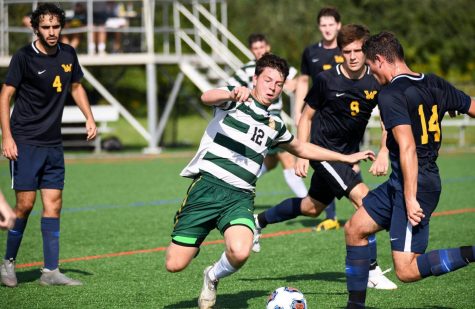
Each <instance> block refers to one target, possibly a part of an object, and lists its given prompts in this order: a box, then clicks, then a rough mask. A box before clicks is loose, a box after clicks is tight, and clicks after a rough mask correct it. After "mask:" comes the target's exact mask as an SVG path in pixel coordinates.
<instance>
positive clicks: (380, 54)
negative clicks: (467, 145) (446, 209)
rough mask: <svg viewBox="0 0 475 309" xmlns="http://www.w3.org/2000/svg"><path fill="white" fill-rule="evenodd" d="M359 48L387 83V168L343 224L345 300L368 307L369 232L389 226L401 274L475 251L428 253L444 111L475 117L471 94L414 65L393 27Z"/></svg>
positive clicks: (436, 268)
mask: <svg viewBox="0 0 475 309" xmlns="http://www.w3.org/2000/svg"><path fill="white" fill-rule="evenodd" d="M363 51H364V53H365V55H366V63H367V64H368V65H369V67H370V68H371V71H372V73H373V74H374V76H375V77H376V79H377V80H378V82H379V83H380V84H382V85H385V86H384V87H383V88H382V90H381V92H380V95H379V98H378V105H379V109H380V112H381V117H382V120H383V122H384V124H385V128H386V130H387V148H388V149H389V157H390V160H391V167H392V173H391V175H390V177H389V180H388V181H386V182H385V183H383V184H382V185H380V186H379V187H378V188H376V189H375V190H372V191H370V192H369V193H368V195H367V196H366V197H365V198H364V200H363V207H360V208H359V209H358V210H357V211H356V213H355V214H354V215H353V216H352V218H351V219H350V220H349V221H348V222H347V223H346V225H345V235H346V244H347V256H346V278H347V288H348V291H349V299H348V304H347V308H364V307H365V298H366V281H367V280H368V274H367V272H365V271H364V269H365V268H367V267H368V265H369V248H368V239H367V236H368V235H370V234H373V233H375V232H378V231H380V230H383V229H386V230H388V231H389V235H390V240H391V249H392V256H393V261H394V267H395V270H396V275H397V276H398V278H399V279H400V280H401V281H403V282H412V281H417V280H420V279H423V278H425V277H428V276H439V275H442V274H445V273H448V272H451V271H454V270H456V269H459V268H461V267H464V266H466V265H468V263H470V262H473V261H474V255H475V247H474V246H465V247H460V248H453V249H442V250H434V251H431V252H428V253H425V250H426V248H427V245H428V240H429V220H430V217H431V214H432V213H433V211H434V210H435V208H436V207H437V203H438V201H439V197H440V192H441V183H440V176H439V170H438V167H437V164H436V160H437V157H438V151H439V148H440V145H441V142H442V126H441V124H442V119H443V117H444V115H445V113H446V112H449V113H454V112H460V113H466V114H468V115H470V116H471V117H475V100H473V99H470V97H469V96H467V95H466V94H465V93H463V92H461V91H459V90H457V89H456V88H454V87H453V86H452V85H451V84H449V83H448V82H447V81H445V80H443V79H442V78H440V77H437V76H435V75H432V74H428V75H424V74H421V73H416V72H414V71H412V70H411V69H410V68H409V67H408V66H407V65H406V63H405V61H404V51H403V48H402V46H401V44H400V43H399V41H398V40H397V38H396V37H395V36H394V35H393V34H392V33H388V32H382V33H379V34H377V35H374V36H372V37H370V38H369V39H368V40H367V41H366V42H365V44H364V46H363ZM402 306H404V304H402Z"/></svg>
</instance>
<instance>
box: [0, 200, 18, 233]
mask: <svg viewBox="0 0 475 309" xmlns="http://www.w3.org/2000/svg"><path fill="white" fill-rule="evenodd" d="M15 219H16V215H15V213H14V212H13V210H12V209H11V207H10V205H8V203H7V201H6V200H5V197H4V196H3V194H2V192H0V229H2V230H7V229H12V228H13V225H14V224H15Z"/></svg>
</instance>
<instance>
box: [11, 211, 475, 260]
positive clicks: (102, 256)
mask: <svg viewBox="0 0 475 309" xmlns="http://www.w3.org/2000/svg"><path fill="white" fill-rule="evenodd" d="M469 212H475V208H462V209H455V210H446V211H439V212H435V213H433V214H432V217H441V216H451V215H459V214H464V213H469ZM312 231H313V229H312V228H309V227H306V228H301V229H296V230H287V231H279V232H275V233H268V234H263V235H262V236H261V238H272V237H279V236H285V235H292V234H300V233H310V232H312ZM223 243H224V240H223V239H218V240H211V241H205V242H203V244H202V246H209V245H216V244H223ZM166 249H167V247H157V248H152V249H143V250H131V251H123V252H116V253H106V254H99V255H90V256H83V257H77V258H69V259H62V260H59V263H60V264H63V263H70V262H78V261H89V260H97V259H105V258H111V257H117V256H126V255H134V254H141V253H151V252H160V251H165V250H166ZM42 265H43V262H31V263H24V264H17V265H16V268H28V267H35V266H42Z"/></svg>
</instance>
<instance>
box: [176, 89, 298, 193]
mask: <svg viewBox="0 0 475 309" xmlns="http://www.w3.org/2000/svg"><path fill="white" fill-rule="evenodd" d="M233 88H234V87H232V86H228V87H224V88H220V89H224V90H228V91H230V90H232V89H233ZM293 138H294V137H293V135H292V134H291V133H290V132H289V131H288V130H287V128H286V126H285V124H284V123H283V122H282V120H281V119H280V118H279V117H276V116H274V115H271V114H270V113H269V111H268V110H267V107H266V106H265V105H262V104H261V103H259V102H257V101H256V100H255V99H254V98H252V97H251V98H250V99H249V100H248V101H246V102H243V103H236V102H227V103H225V104H223V105H222V106H219V107H215V114H214V117H213V119H212V120H211V122H210V123H209V125H208V127H207V128H206V131H205V133H204V135H203V137H202V138H201V143H200V147H199V149H198V152H197V153H196V155H195V157H194V158H193V159H192V160H191V161H190V163H188V165H187V166H186V167H185V168H184V169H183V171H182V172H181V173H180V175H181V176H183V177H195V176H196V175H198V174H199V173H200V172H207V173H210V174H212V175H213V176H215V177H216V178H219V179H221V180H223V181H224V182H226V183H228V184H230V185H232V186H235V187H237V188H241V189H245V190H254V187H255V185H256V180H257V174H258V173H259V170H260V168H261V165H262V163H263V162H264V157H265V156H266V154H267V152H268V150H269V148H270V147H273V146H276V145H278V144H281V143H289V142H291V141H292V139H293Z"/></svg>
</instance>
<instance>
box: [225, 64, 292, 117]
mask: <svg viewBox="0 0 475 309" xmlns="http://www.w3.org/2000/svg"><path fill="white" fill-rule="evenodd" d="M255 72H256V61H255V60H251V61H249V62H248V63H246V64H245V65H243V66H242V68H240V69H239V70H237V71H236V73H234V75H233V76H232V77H231V78H230V79H229V80H228V82H227V84H228V85H229V86H235V87H239V86H245V87H247V88H249V89H252V88H254V85H253V84H252V77H253V76H254V74H255ZM295 76H297V69H296V68H294V67H290V68H289V75H288V76H287V80H291V79H294V78H295ZM283 107H284V104H283V102H282V96H280V97H279V99H278V100H276V101H275V102H274V103H272V104H271V105H270V106H269V108H268V110H269V111H270V112H271V113H273V114H274V115H279V114H280V112H281V111H282V108H283Z"/></svg>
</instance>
